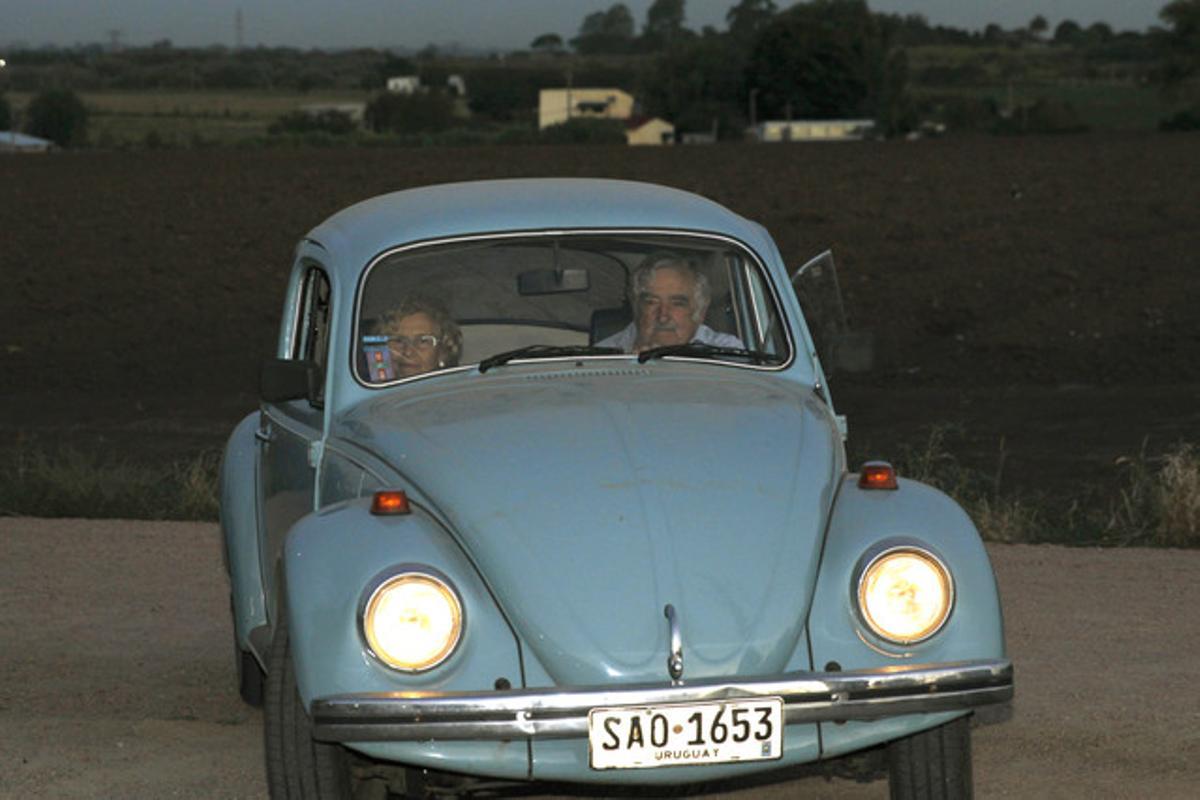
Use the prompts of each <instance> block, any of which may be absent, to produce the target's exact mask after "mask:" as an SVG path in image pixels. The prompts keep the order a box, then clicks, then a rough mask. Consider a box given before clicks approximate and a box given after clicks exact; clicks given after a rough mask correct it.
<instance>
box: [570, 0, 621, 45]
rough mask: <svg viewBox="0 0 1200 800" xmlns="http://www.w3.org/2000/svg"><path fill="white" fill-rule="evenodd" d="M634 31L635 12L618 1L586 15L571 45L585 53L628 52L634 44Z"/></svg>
mask: <svg viewBox="0 0 1200 800" xmlns="http://www.w3.org/2000/svg"><path fill="white" fill-rule="evenodd" d="M633 31H634V23H633V14H631V13H630V12H629V7H628V6H626V5H625V4H624V3H617V4H616V5H614V6H612V7H611V8H609V9H608V10H607V11H596V12H594V13H592V14H588V15H587V16H586V17H584V18H583V24H581V25H580V26H579V35H578V36H576V37H575V38H574V39H572V40H571V45H572V46H574V48H575V49H576V50H578V51H579V52H580V53H582V54H584V55H593V54H596V53H628V52H629V51H630V49H631V48H632V46H633Z"/></svg>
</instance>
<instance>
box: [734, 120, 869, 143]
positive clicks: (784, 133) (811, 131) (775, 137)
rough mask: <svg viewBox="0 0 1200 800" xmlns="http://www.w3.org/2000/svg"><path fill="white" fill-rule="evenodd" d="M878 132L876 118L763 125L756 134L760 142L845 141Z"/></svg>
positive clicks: (768, 123) (774, 122)
mask: <svg viewBox="0 0 1200 800" xmlns="http://www.w3.org/2000/svg"><path fill="white" fill-rule="evenodd" d="M874 131H875V120H873V119H801V120H772V121H769V122H763V123H761V124H760V125H759V126H758V127H757V128H756V129H755V131H754V133H755V135H756V137H757V139H758V141H760V142H839V141H840V142H845V141H853V140H857V139H866V138H867V137H868V136H870V135H871V134H872V133H874Z"/></svg>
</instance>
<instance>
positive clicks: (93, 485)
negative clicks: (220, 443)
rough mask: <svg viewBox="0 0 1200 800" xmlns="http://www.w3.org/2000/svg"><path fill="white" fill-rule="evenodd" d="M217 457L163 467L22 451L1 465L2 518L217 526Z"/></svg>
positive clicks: (210, 454)
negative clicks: (213, 522)
mask: <svg viewBox="0 0 1200 800" xmlns="http://www.w3.org/2000/svg"><path fill="white" fill-rule="evenodd" d="M219 465H220V454H219V453H218V452H216V451H206V452H202V453H200V454H198V455H196V456H195V457H194V458H192V459H191V460H190V461H176V462H172V463H170V464H167V465H165V466H153V465H146V464H134V463H131V462H128V461H122V460H117V459H114V458H112V457H110V456H101V455H99V454H96V453H85V452H82V451H80V450H76V449H74V448H71V447H63V448H60V449H57V450H54V451H49V452H47V451H45V450H41V449H31V448H20V449H16V450H10V451H8V454H7V457H6V458H5V459H4V461H3V462H2V463H0V514H4V515H9V516H15V515H24V516H33V517H89V518H93V519H106V518H124V519H179V520H216V519H217V512H218V483H217V482H218V468H219Z"/></svg>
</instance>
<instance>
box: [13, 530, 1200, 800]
mask: <svg viewBox="0 0 1200 800" xmlns="http://www.w3.org/2000/svg"><path fill="white" fill-rule="evenodd" d="M990 550H991V553H992V557H993V560H994V563H995V566H996V571H997V575H998V577H999V580H1000V587H1001V590H1002V592H1003V595H1004V601H1005V610H1006V619H1007V626H1008V644H1009V649H1010V653H1011V655H1012V657H1013V659H1014V661H1015V663H1016V669H1017V700H1016V701H1015V709H1014V715H1013V718H1012V719H1011V720H1009V721H1008V722H1006V723H1003V724H1001V725H994V726H989V727H985V728H982V729H978V730H976V732H975V777H976V788H977V794H978V796H979V797H982V798H1021V800H1031V799H1032V798H1089V800H1095V799H1097V798H1148V797H1154V798H1190V797H1195V796H1196V791H1197V789H1196V787H1197V785H1198V783H1200V692H1197V688H1196V679H1195V676H1196V674H1197V665H1198V664H1200V616H1198V615H1197V614H1196V613H1195V612H1194V608H1193V606H1194V597H1195V593H1194V587H1195V586H1196V585H1197V584H1200V552H1196V551H1168V550H1105V551H1101V550H1071V549H1062V548H1054V547H1031V546H1008V545H1001V546H992V547H990ZM226 592H227V587H226V582H225V576H224V573H223V570H222V567H221V558H220V547H219V542H218V532H217V528H216V526H215V525H211V524H201V523H153V522H122V521H88V520H34V519H21V518H8V519H0V797H3V798H40V797H45V798H131V799H134V800H136V799H138V798H164V797H201V798H210V797H211V798H237V797H261V796H263V795H264V794H265V785H264V780H263V770H262V745H261V732H262V727H261V722H260V717H259V713H258V712H257V711H256V710H254V709H250V708H247V707H246V706H243V705H242V704H241V702H240V701H239V699H238V698H237V695H236V692H235V691H234V679H233V670H232V660H231V657H230V646H231V645H230V641H231V636H230V631H229V621H228V611H227V607H226V602H227V601H226ZM725 796H727V797H734V796H736V797H739V798H746V797H782V796H802V797H813V798H844V799H846V800H849V799H850V798H882V797H886V796H887V788H886V786H885V784H884V783H883V782H875V783H872V784H865V785H864V784H856V783H853V782H850V781H846V780H841V779H833V780H829V779H825V778H821V777H811V778H805V779H803V780H798V781H793V782H790V783H787V784H783V785H776V786H771V787H766V788H759V789H748V790H743V791H740V792H737V793H736V794H734V795H725Z"/></svg>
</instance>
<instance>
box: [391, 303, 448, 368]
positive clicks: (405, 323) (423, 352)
mask: <svg viewBox="0 0 1200 800" xmlns="http://www.w3.org/2000/svg"><path fill="white" fill-rule="evenodd" d="M387 335H388V336H389V337H390V338H389V339H388V350H390V351H391V354H392V366H393V368H394V369H395V370H396V377H397V378H409V377H412V376H413V375H420V374H421V373H422V372H429V371H430V370H434V369H437V368H438V366H439V365H438V360H439V358H440V356H441V352H442V348H441V341H442V331H441V329H440V328H438V326H437V324H436V323H434V321H433V318H432V317H430V316H429V315H428V314H426V313H425V312H424V311H417V312H414V313H412V314H409V315H408V316H405V317H401V318H400V320H399V321H398V322H396V323H395V324H394V325H392V326H391V327H389V328H388V331H387Z"/></svg>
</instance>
